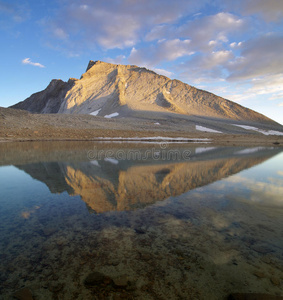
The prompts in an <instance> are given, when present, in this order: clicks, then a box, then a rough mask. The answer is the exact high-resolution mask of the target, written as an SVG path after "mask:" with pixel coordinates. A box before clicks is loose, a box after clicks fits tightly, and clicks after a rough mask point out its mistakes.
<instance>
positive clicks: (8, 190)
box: [0, 143, 283, 299]
mask: <svg viewBox="0 0 283 300" xmlns="http://www.w3.org/2000/svg"><path fill="white" fill-rule="evenodd" d="M110 150H111V151H110ZM170 151H171V152H170ZM168 153H169V154H168ZM170 153H171V154H170ZM133 155H134V156H133ZM0 157H1V159H0V165H1V167H0V186H1V198H0V220H1V224H0V230H1V231H0V234H1V240H0V258H1V266H0V284H1V285H0V286H1V290H0V294H1V296H0V298H1V299H11V298H12V296H13V295H15V293H18V294H17V295H21V294H22V295H23V294H24V293H32V295H33V297H34V299H226V298H227V297H228V295H229V294H231V293H264V294H270V295H281V296H283V292H282V287H283V253H282V249H283V231H282V228H283V153H282V152H281V153H280V150H279V149H275V148H274V149H273V148H261V147H258V148H216V147H210V146H209V145H206V144H204V145H202V146H194V145H193V144H187V145H183V146H182V145H171V146H170V147H169V146H168V145H165V144H161V145H142V147H141V146H136V145H128V144H126V145H125V144H93V143H18V144H9V145H8V144H5V145H0ZM24 288H26V289H24Z"/></svg>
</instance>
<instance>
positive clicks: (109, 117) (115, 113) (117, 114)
mask: <svg viewBox="0 0 283 300" xmlns="http://www.w3.org/2000/svg"><path fill="white" fill-rule="evenodd" d="M117 116H119V113H117V112H114V113H113V114H110V115H105V116H104V118H107V119H111V118H114V117H117Z"/></svg>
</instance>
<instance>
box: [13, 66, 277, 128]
mask: <svg viewBox="0 0 283 300" xmlns="http://www.w3.org/2000/svg"><path fill="white" fill-rule="evenodd" d="M12 107H13V108H17V109H24V110H28V111H30V112H36V113H64V114H92V115H95V116H107V115H112V114H113V113H114V114H115V116H119V117H121V116H122V117H127V116H135V114H134V112H137V111H139V112H146V111H147V112H148V111H151V112H155V113H162V112H163V113H164V112H167V113H168V112H170V113H173V114H180V115H190V116H206V117H212V118H220V119H230V120H249V121H259V122H267V123H269V122H270V123H274V122H273V121H272V120H270V119H269V118H267V117H265V116H263V115H261V114H259V113H256V112H254V111H252V110H250V109H248V108H245V107H243V106H241V105H238V104H236V103H234V102H232V101H229V100H226V99H223V98H221V97H218V96H216V95H214V94H212V93H209V92H206V91H203V90H199V89H197V88H194V87H192V86H190V85H188V84H185V83H183V82H181V81H179V80H171V79H169V78H167V77H165V76H161V75H158V74H156V73H155V72H153V71H150V70H147V69H145V68H139V67H137V66H131V65H116V64H110V63H105V62H101V61H95V62H94V61H90V62H89V64H88V67H87V70H86V72H85V73H84V74H83V75H82V76H81V78H80V79H74V78H70V79H69V81H68V82H64V81H62V80H57V79H55V80H52V81H51V83H50V84H49V85H48V87H47V88H46V89H45V90H43V91H41V92H38V93H35V94H33V95H31V96H30V97H29V98H27V99H26V100H25V101H22V102H19V103H18V104H16V105H14V106H12Z"/></svg>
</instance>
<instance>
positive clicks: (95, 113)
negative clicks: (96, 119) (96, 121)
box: [90, 108, 101, 116]
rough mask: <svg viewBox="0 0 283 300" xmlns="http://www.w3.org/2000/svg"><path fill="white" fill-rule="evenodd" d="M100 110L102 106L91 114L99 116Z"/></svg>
mask: <svg viewBox="0 0 283 300" xmlns="http://www.w3.org/2000/svg"><path fill="white" fill-rule="evenodd" d="M100 111H101V108H100V109H98V110H95V111H93V112H91V113H90V115H92V116H97V115H98V114H99V112H100Z"/></svg>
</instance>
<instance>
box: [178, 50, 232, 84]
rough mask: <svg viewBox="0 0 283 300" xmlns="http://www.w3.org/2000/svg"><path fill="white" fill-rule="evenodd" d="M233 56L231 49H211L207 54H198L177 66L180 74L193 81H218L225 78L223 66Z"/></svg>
mask: <svg viewBox="0 0 283 300" xmlns="http://www.w3.org/2000/svg"><path fill="white" fill-rule="evenodd" d="M233 58H234V55H233V53H232V51H228V50H221V51H212V52H211V53H208V54H206V53H205V54H199V55H196V56H194V57H193V58H192V59H191V60H189V61H188V62H186V63H185V64H182V65H180V66H179V70H180V72H181V76H182V77H183V78H184V79H185V80H189V81H192V82H194V83H201V82H202V81H203V82H208V81H211V80H214V81H216V80H217V81H219V80H222V79H223V78H225V75H223V68H224V67H225V65H227V64H228V62H229V61H230V60H231V59H233Z"/></svg>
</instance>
